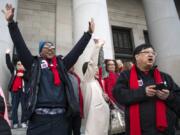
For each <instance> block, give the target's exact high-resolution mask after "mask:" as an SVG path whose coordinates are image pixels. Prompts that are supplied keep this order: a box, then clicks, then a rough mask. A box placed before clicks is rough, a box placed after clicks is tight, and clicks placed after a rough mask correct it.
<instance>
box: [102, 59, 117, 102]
mask: <svg viewBox="0 0 180 135" xmlns="http://www.w3.org/2000/svg"><path fill="white" fill-rule="evenodd" d="M116 65H117V64H116V61H115V60H111V59H106V60H105V66H106V71H107V73H108V74H107V76H106V77H105V78H104V89H105V92H106V93H107V95H108V97H109V98H110V99H111V100H112V101H114V102H115V99H114V97H113V95H112V89H113V87H114V85H115V84H116V80H117V78H118V75H117V74H116V72H115V70H116Z"/></svg>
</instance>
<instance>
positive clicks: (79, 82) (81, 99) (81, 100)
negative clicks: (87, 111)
mask: <svg viewBox="0 0 180 135" xmlns="http://www.w3.org/2000/svg"><path fill="white" fill-rule="evenodd" d="M71 73H72V74H73V75H74V76H75V77H76V78H77V80H78V92H79V105H80V116H81V118H83V117H84V111H83V110H84V107H83V104H84V103H83V95H82V90H81V87H80V84H81V79H80V78H79V76H78V75H77V74H76V73H75V72H71Z"/></svg>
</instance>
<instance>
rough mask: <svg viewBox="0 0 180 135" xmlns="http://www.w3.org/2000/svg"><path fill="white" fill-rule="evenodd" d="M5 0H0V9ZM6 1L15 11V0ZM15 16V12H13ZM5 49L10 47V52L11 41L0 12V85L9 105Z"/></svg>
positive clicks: (11, 48)
mask: <svg viewBox="0 0 180 135" xmlns="http://www.w3.org/2000/svg"><path fill="white" fill-rule="evenodd" d="M6 3H7V0H0V7H1V8H0V9H4V8H5V5H6ZM8 3H12V4H13V6H14V7H15V10H16V11H17V0H8ZM15 18H16V12H15ZM6 49H10V50H11V53H12V51H13V43H12V40H11V37H10V35H9V30H8V27H7V22H6V20H5V17H4V14H3V13H2V12H0V65H1V67H0V85H1V87H2V89H3V90H4V94H5V96H6V100H7V104H8V105H9V98H8V97H9V96H8V95H9V92H8V91H7V85H8V82H9V78H10V72H9V70H8V69H7V66H6V62H5V52H6Z"/></svg>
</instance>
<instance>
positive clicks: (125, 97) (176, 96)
mask: <svg viewBox="0 0 180 135" xmlns="http://www.w3.org/2000/svg"><path fill="white" fill-rule="evenodd" d="M137 75H138V80H142V82H143V86H139V88H138V90H136V91H132V90H130V87H129V78H130V71H124V72H122V73H121V74H120V77H119V78H118V80H117V83H116V86H115V88H114V89H113V95H114V97H115V99H116V100H117V102H118V103H119V104H122V105H124V106H125V121H126V133H127V135H129V130H130V129H129V107H130V105H132V104H134V103H138V104H139V107H140V123H141V130H142V135H162V134H161V133H160V132H159V131H157V129H156V127H155V125H156V121H155V116H156V114H155V112H156V110H155V102H156V98H157V97H148V96H146V93H145V87H146V86H148V85H152V84H155V81H154V77H153V70H151V71H150V72H149V74H148V75H145V74H144V73H143V72H141V71H140V70H138V69H137ZM161 76H162V78H163V80H164V81H165V82H166V83H167V87H168V89H169V90H170V96H169V97H168V99H167V100H166V101H165V103H166V105H167V113H166V114H167V120H168V128H167V129H166V131H165V132H164V133H163V134H165V135H174V134H175V128H174V127H175V120H176V115H175V113H176V114H180V109H179V108H180V107H177V103H180V88H179V87H178V86H177V85H176V83H175V82H174V81H173V80H172V78H171V77H170V76H169V75H168V74H165V73H162V72H161Z"/></svg>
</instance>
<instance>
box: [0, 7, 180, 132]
mask: <svg viewBox="0 0 180 135" xmlns="http://www.w3.org/2000/svg"><path fill="white" fill-rule="evenodd" d="M3 12H4V14H5V18H6V20H7V22H8V28H9V33H10V36H11V38H12V41H13V44H14V46H15V48H16V50H17V58H14V59H13V60H11V58H10V51H9V49H8V50H7V51H6V56H5V58H6V64H7V67H8V69H9V71H10V73H11V75H12V76H11V79H10V81H9V85H8V90H9V91H10V93H11V99H12V102H11V104H12V110H11V112H12V113H11V120H12V122H10V120H9V118H8V112H7V106H6V102H5V101H6V100H5V97H4V95H3V91H2V89H1V88H0V135H11V130H10V128H14V129H16V128H19V127H22V128H27V133H26V134H27V135H72V134H73V135H81V133H82V132H83V134H85V135H109V134H110V132H109V129H110V128H109V127H110V112H111V111H110V110H111V109H112V104H114V103H115V104H116V105H117V107H118V108H119V109H121V111H123V112H124V113H125V118H124V119H125V125H126V126H125V132H120V133H116V135H125V134H126V135H175V130H176V129H175V123H176V119H177V118H178V116H180V107H179V106H178V104H179V103H180V88H179V86H178V85H177V84H176V83H175V82H174V81H173V79H172V77H171V76H170V75H168V74H167V73H164V72H161V71H159V69H158V67H157V66H156V65H155V60H156V55H157V53H156V51H155V49H154V48H153V47H152V46H151V45H149V44H141V45H139V46H137V47H136V48H135V49H134V53H133V60H132V61H123V62H122V61H121V60H120V59H117V60H115V59H104V56H103V46H104V45H105V40H103V39H93V40H94V44H92V45H90V46H91V47H92V48H93V51H92V53H91V57H90V59H89V60H88V61H87V62H85V63H84V64H83V66H82V72H83V77H82V78H80V76H79V75H78V74H77V73H76V72H75V70H74V64H75V63H76V61H77V60H78V58H79V57H80V55H81V54H82V53H83V51H84V49H85V48H86V46H87V45H88V43H89V41H90V40H91V37H92V34H93V32H94V31H95V23H94V20H93V19H91V20H90V22H89V27H88V30H87V31H86V32H85V33H84V34H83V35H82V37H81V38H80V40H79V41H78V42H77V43H76V45H75V46H74V47H73V49H72V50H71V51H70V52H69V53H68V54H67V55H66V56H61V55H59V56H57V55H56V54H55V45H54V44H53V43H52V42H50V41H41V42H40V44H39V56H33V55H32V54H31V52H30V50H29V49H28V48H27V46H26V43H25V41H24V39H23V36H22V35H21V32H20V30H19V28H18V25H17V22H15V21H14V20H13V17H14V8H13V7H12V5H11V4H7V5H6V10H5V11H3ZM19 103H21V107H22V111H21V112H22V114H21V121H19V119H18V113H17V112H18V111H17V110H18V106H19ZM82 127H83V128H82Z"/></svg>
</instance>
